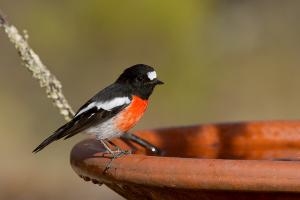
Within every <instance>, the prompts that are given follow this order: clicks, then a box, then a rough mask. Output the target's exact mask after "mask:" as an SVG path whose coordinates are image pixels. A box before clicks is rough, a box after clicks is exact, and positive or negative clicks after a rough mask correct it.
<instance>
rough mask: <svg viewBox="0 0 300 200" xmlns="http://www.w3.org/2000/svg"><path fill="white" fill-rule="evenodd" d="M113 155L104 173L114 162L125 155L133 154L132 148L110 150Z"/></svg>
mask: <svg viewBox="0 0 300 200" xmlns="http://www.w3.org/2000/svg"><path fill="white" fill-rule="evenodd" d="M109 153H110V154H111V155H112V158H111V159H110V161H109V163H108V164H107V165H106V167H105V169H104V173H105V172H106V171H107V170H109V169H110V167H111V164H112V162H113V161H114V160H115V159H117V158H120V157H122V156H124V155H128V154H131V150H122V149H118V150H116V151H111V152H109Z"/></svg>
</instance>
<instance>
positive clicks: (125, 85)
mask: <svg viewBox="0 0 300 200" xmlns="http://www.w3.org/2000/svg"><path fill="white" fill-rule="evenodd" d="M159 84H163V82H162V81H160V80H158V79H157V74H156V71H155V70H154V69H153V68H152V67H150V66H148V65H145V64H137V65H134V66H132V67H129V68H127V69H126V70H124V72H123V73H122V74H121V75H120V76H119V78H118V79H117V80H116V81H115V82H114V83H113V84H111V85H109V86H107V87H106V88H104V89H103V90H101V91H100V92H98V93H97V94H96V95H95V96H93V97H92V98H91V99H90V100H88V101H87V102H86V103H85V104H84V105H83V106H81V107H80V109H79V110H78V111H77V113H76V114H75V116H74V118H73V119H72V120H71V121H70V122H68V123H66V124H65V125H63V126H62V127H60V128H59V129H57V130H56V131H55V132H54V133H53V134H52V135H51V136H49V137H48V138H47V139H45V140H44V141H43V142H42V143H41V144H40V145H39V146H38V147H37V148H35V149H34V150H33V152H35V153H36V152H39V151H40V150H42V149H43V148H45V147H46V146H47V145H49V144H50V143H52V142H54V141H56V140H59V139H61V138H64V139H68V138H70V137H72V136H74V135H76V134H77V133H80V132H85V133H88V134H93V135H96V139H97V140H99V141H100V142H101V143H102V144H103V145H104V147H105V148H106V150H107V151H108V152H109V153H111V154H112V155H113V156H114V157H117V156H118V155H121V154H120V153H124V151H122V150H120V149H119V148H118V147H117V146H115V147H116V149H115V150H112V149H111V148H110V147H109V143H110V144H112V143H111V142H110V140H111V139H113V138H116V137H119V136H121V135H122V134H124V133H125V132H127V131H128V130H129V129H131V128H132V127H133V126H134V125H135V124H136V123H137V122H138V121H139V120H140V118H141V117H142V116H143V114H144V112H145V111H146V108H147V105H148V99H149V97H150V95H151V94H152V92H153V89H154V88H155V86H156V85H159Z"/></svg>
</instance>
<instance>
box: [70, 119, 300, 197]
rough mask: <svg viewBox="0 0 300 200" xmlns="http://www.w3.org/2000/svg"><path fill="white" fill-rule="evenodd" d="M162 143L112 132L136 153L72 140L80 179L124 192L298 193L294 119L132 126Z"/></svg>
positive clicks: (299, 144) (299, 150) (298, 138)
mask: <svg viewBox="0 0 300 200" xmlns="http://www.w3.org/2000/svg"><path fill="white" fill-rule="evenodd" d="M135 134H136V135H138V136H140V137H141V138H143V139H145V140H147V141H148V142H150V143H152V144H154V145H156V146H157V147H159V148H160V149H161V150H163V152H162V155H160V156H157V155H156V156H154V155H152V153H151V152H150V151H147V150H145V149H144V148H143V147H141V146H139V145H137V144H135V143H131V142H124V141H123V140H121V139H116V140H114V142H115V143H116V144H117V145H118V146H120V147H121V148H122V149H134V154H131V155H126V156H123V157H121V158H118V159H115V160H114V161H113V162H112V163H111V167H110V169H108V170H106V171H104V170H105V167H106V166H107V164H108V163H109V162H110V158H109V157H107V156H105V154H104V153H103V152H104V151H105V149H104V147H103V146H102V145H101V144H100V143H99V142H98V141H96V140H95V139H93V138H91V139H87V140H84V141H82V142H80V143H78V144H77V145H75V146H74V148H73V150H72V152H71V165H72V168H73V169H74V171H75V172H76V173H77V174H78V175H79V176H80V177H82V178H83V179H85V180H87V181H89V180H91V181H92V182H93V183H96V184H100V185H101V184H102V183H104V184H105V185H107V186H108V187H110V188H111V189H112V190H114V191H116V192H117V193H119V194H120V195H122V196H124V197H125V198H127V199H139V200H140V199H159V200H164V199H189V200H190V199H205V200H207V199H214V200H215V199H217V200H223V199H246V200H247V199H249V200H250V199H256V200H259V199H299V198H300V162H299V160H300V121H265V122H240V123H227V124H208V125H196V126H189V127H175V128H162V129H155V130H149V131H137V132H136V133H135Z"/></svg>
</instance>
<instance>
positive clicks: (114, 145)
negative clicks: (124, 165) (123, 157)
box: [107, 140, 131, 154]
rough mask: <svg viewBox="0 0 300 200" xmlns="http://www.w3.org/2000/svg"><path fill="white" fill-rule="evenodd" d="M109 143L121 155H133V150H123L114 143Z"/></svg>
mask: <svg viewBox="0 0 300 200" xmlns="http://www.w3.org/2000/svg"><path fill="white" fill-rule="evenodd" d="M107 142H108V143H109V144H111V145H112V146H113V147H114V148H115V149H117V151H118V152H119V153H120V154H131V150H122V149H121V148H120V147H118V146H117V145H116V144H115V143H113V142H112V141H110V140H107Z"/></svg>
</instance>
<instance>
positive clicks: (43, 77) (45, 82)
mask: <svg viewBox="0 0 300 200" xmlns="http://www.w3.org/2000/svg"><path fill="white" fill-rule="evenodd" d="M0 27H2V28H4V31H5V33H6V34H7V36H8V38H9V40H10V41H11V43H12V44H14V46H15V48H16V49H17V51H18V53H19V56H20V57H21V59H22V61H23V65H24V66H25V67H26V68H27V69H28V70H29V71H30V72H31V74H32V76H33V77H34V78H36V79H38V81H39V83H40V86H41V87H42V88H45V90H46V94H47V97H48V98H50V99H51V100H52V102H53V104H54V106H56V107H57V108H58V109H59V111H60V114H61V115H63V116H64V118H65V120H68V121H69V120H70V119H71V118H72V117H73V116H74V111H73V110H72V108H71V106H70V105H69V103H68V101H67V100H66V98H65V96H64V95H63V93H62V85H61V83H60V82H59V81H58V80H57V78H56V77H55V76H54V75H53V74H51V72H50V71H49V70H48V69H47V67H46V66H45V65H44V64H43V63H42V61H41V60H40V58H39V56H38V55H37V54H36V53H35V52H34V51H33V50H32V49H31V48H30V46H29V44H28V42H27V40H28V37H29V36H28V34H27V31H24V33H23V34H24V36H22V35H21V34H20V33H19V31H18V30H17V28H16V27H15V26H13V25H9V23H8V22H7V20H6V19H5V18H4V16H3V15H2V14H1V13H0Z"/></svg>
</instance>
